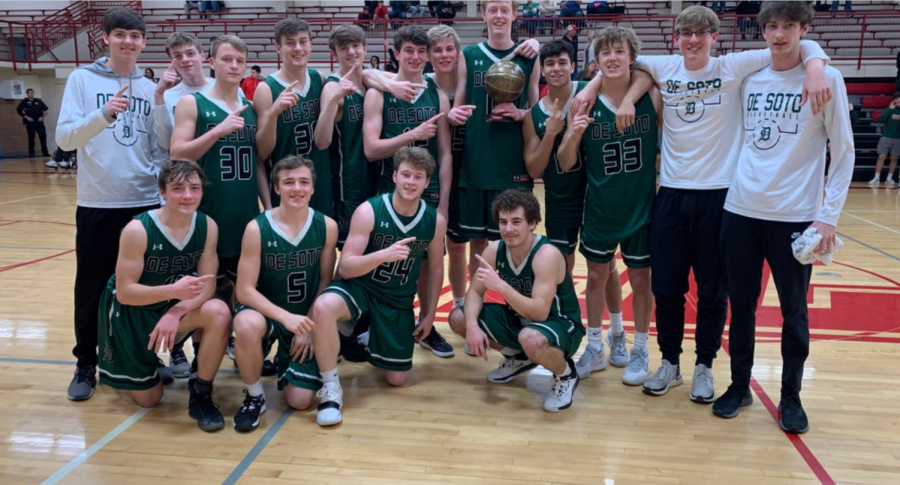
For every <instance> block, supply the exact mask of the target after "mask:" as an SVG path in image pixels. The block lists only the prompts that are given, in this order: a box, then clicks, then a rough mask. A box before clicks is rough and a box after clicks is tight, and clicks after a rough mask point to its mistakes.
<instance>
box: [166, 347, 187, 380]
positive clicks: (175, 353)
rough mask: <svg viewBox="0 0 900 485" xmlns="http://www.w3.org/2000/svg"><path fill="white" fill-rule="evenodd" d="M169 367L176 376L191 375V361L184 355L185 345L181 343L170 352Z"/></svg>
mask: <svg viewBox="0 0 900 485" xmlns="http://www.w3.org/2000/svg"><path fill="white" fill-rule="evenodd" d="M169 368H170V369H172V373H173V374H174V375H175V377H179V378H185V377H190V375H191V363H190V362H188V360H187V356H185V355H184V346H183V345H179V346H177V347H175V348H174V349H172V351H171V352H169Z"/></svg>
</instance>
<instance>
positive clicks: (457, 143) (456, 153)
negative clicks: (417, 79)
mask: <svg viewBox="0 0 900 485" xmlns="http://www.w3.org/2000/svg"><path fill="white" fill-rule="evenodd" d="M425 82H426V83H428V84H431V85H434V86H435V87H437V88H438V89H440V86H438V84H437V81H435V79H434V73H429V74H426V75H425ZM444 94H446V95H447V100H448V101H450V106H453V98H454V96H455V93H448V92H446V91H444ZM465 142H466V125H460V126H455V125H450V153H451V154H452V155H453V178H452V183H451V186H452V188H451V189H450V190H451V195H455V194H453V192H454V191H455V190H456V188H457V187H459V170H460V168H462V157H463V148H464V145H465Z"/></svg>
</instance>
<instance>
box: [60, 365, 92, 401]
mask: <svg viewBox="0 0 900 485" xmlns="http://www.w3.org/2000/svg"><path fill="white" fill-rule="evenodd" d="M96 373H97V366H94V365H89V366H85V367H76V368H75V377H73V378H72V382H71V383H69V391H68V394H67V397H68V398H69V400H70V401H87V400H88V399H90V398H91V396H93V395H94V388H95V387H97V376H96V375H95V374H96Z"/></svg>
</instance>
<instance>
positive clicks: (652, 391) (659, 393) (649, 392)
mask: <svg viewBox="0 0 900 485" xmlns="http://www.w3.org/2000/svg"><path fill="white" fill-rule="evenodd" d="M682 382H684V379H675V380H674V381H672V382H669V383H668V384H666V387H663V388H661V389H650V388H648V387H646V386H645V387H644V388H643V391H644V394H646V395H648V396H665V395H666V393H667V392H669V389H671V388H673V387H676V386H680V385H681V383H682Z"/></svg>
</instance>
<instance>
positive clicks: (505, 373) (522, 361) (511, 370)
mask: <svg viewBox="0 0 900 485" xmlns="http://www.w3.org/2000/svg"><path fill="white" fill-rule="evenodd" d="M535 367H537V364H535V363H534V362H532V361H531V359H529V358H528V357H527V356H526V355H525V354H516V355H514V356H512V357H505V358H504V359H503V360H501V361H500V366H498V367H497V368H496V369H494V370H492V371H490V372H488V375H487V378H488V380H489V381H491V382H493V383H495V384H505V383H507V382H509V381H511V380H513V379H515V378H516V376H517V375H519V374H521V373H523V372H528V371H530V370H531V369H534V368H535Z"/></svg>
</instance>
